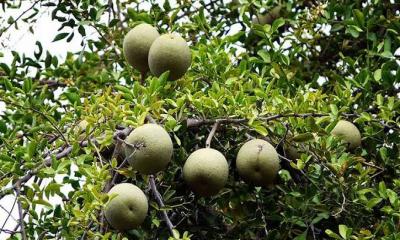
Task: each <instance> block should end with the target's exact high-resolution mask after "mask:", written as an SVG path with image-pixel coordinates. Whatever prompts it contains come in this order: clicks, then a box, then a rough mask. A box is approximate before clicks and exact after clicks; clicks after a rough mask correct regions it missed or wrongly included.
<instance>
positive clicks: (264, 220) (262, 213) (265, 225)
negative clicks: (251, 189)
mask: <svg viewBox="0 0 400 240" xmlns="http://www.w3.org/2000/svg"><path fill="white" fill-rule="evenodd" d="M256 202H257V211H260V213H261V219H262V220H263V222H264V233H265V237H267V236H268V228H267V220H266V218H265V215H264V211H263V207H262V206H263V205H264V203H263V201H262V199H260V195H259V194H258V193H257V192H256ZM260 203H261V204H260Z"/></svg>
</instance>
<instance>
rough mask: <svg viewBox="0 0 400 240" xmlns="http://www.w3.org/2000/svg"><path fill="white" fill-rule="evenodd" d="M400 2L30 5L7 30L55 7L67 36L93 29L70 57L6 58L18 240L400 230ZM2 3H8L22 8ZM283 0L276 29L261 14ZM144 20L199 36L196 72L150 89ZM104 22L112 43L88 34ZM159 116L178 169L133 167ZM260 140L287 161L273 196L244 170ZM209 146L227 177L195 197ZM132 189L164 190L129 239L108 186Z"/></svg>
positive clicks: (3, 141) (7, 138) (14, 235)
mask: <svg viewBox="0 0 400 240" xmlns="http://www.w3.org/2000/svg"><path fill="white" fill-rule="evenodd" d="M394 2H395V1H386V0H375V1H350V0H348V1H347V0H342V1H323V2H321V1H308V0H304V1H272V0H269V1H245V0H239V1H236V0H234V1H232V2H225V1H214V0H211V1H198V2H191V1H181V0H178V1H176V3H169V1H165V2H162V1H161V4H160V2H158V1H152V0H151V1H148V2H141V1H122V0H116V1H111V0H110V1H100V0H98V1H96V0H71V1H61V0H60V1H31V4H32V5H31V7H30V8H28V9H26V10H23V9H21V15H20V16H19V17H18V18H15V19H14V18H10V19H8V21H7V22H5V21H3V24H2V25H1V26H0V37H1V36H4V34H5V33H6V32H9V31H13V29H14V28H15V27H17V26H18V25H19V24H31V25H33V24H35V19H36V18H37V16H38V14H39V13H40V12H42V11H44V10H48V9H51V12H52V18H53V20H54V21H58V22H60V23H61V24H62V27H61V28H60V29H59V33H58V34H57V35H56V36H54V41H71V40H72V39H73V38H75V37H77V35H78V34H79V35H81V36H83V37H84V38H83V40H82V50H81V51H80V52H68V54H67V57H66V59H58V58H57V57H56V56H54V55H53V54H52V53H51V52H49V51H48V52H43V50H42V49H43V47H42V45H41V43H40V42H37V49H32V51H35V52H34V57H32V58H31V57H27V56H25V55H21V54H20V53H18V52H12V54H13V61H12V62H11V63H10V64H6V63H1V64H0V96H1V101H2V102H4V103H5V106H6V110H5V111H4V112H3V113H2V114H1V116H0V173H1V176H0V186H1V193H0V198H3V197H4V196H8V195H13V196H16V201H15V203H14V204H12V208H13V209H14V208H17V209H18V216H16V218H17V221H18V223H17V224H16V226H15V229H4V225H3V227H2V229H0V231H3V232H6V233H10V238H11V239H21V238H22V239H28V238H29V239H30V238H32V239H53V238H57V239H59V238H65V239H78V238H80V239H86V238H88V239H108V238H111V239H123V238H125V239H127V238H128V239H167V238H169V237H170V238H173V239H182V238H183V239H189V238H191V239H327V238H334V239H350V238H352V239H398V238H400V234H399V232H400V220H399V217H400V200H399V196H398V195H399V190H400V180H399V173H400V167H399V166H400V165H399V160H400V159H399V145H398V144H399V114H398V113H399V111H400V103H399V101H398V99H399V96H398V94H399V84H400V67H399V62H398V60H396V58H395V51H396V50H397V49H398V48H399V47H400V38H399V32H400V21H399V19H400V18H399V11H400V4H399V3H394ZM0 4H1V7H2V10H1V11H3V12H6V11H7V10H8V9H10V8H18V7H20V2H19V1H7V0H5V1H4V0H3V1H0ZM276 6H281V8H280V10H279V11H278V12H279V14H277V13H276V9H277V8H276ZM272 9H275V11H274V14H273V17H270V18H271V19H270V21H271V22H270V24H266V25H260V24H258V23H262V22H261V21H257V20H254V19H255V18H256V17H257V14H268V12H269V11H271V10H272ZM270 16H272V15H270ZM142 22H146V23H149V24H151V25H153V26H155V27H156V28H157V29H158V31H159V32H160V33H161V34H162V33H167V32H177V33H179V34H180V35H181V36H183V37H184V38H185V39H186V40H187V41H188V42H189V43H190V48H191V52H192V64H191V67H190V68H189V70H188V72H187V73H186V75H185V76H184V77H182V78H181V79H179V80H177V81H167V80H166V75H161V76H160V77H154V76H152V75H150V74H148V75H147V76H145V79H144V82H143V83H142V84H141V83H140V80H141V75H140V73H139V72H138V71H136V70H134V69H133V68H132V67H130V65H129V64H127V62H126V61H125V60H124V57H123V54H122V44H123V38H124V36H125V34H126V33H127V32H128V31H129V30H130V29H131V28H132V27H134V26H136V25H137V24H139V23H142ZM93 29H94V30H95V31H96V32H97V33H98V35H99V36H100V38H99V39H98V40H93V39H87V38H85V36H86V32H87V31H89V30H93ZM65 50H66V51H68V49H65ZM0 54H1V53H0ZM57 89H62V94H61V96H59V97H56V96H55V95H54V91H55V90H57ZM340 119H343V120H347V121H351V122H353V123H355V125H356V126H357V128H358V129H359V130H360V132H361V136H362V146H361V147H358V148H355V149H348V148H347V146H346V144H345V143H344V142H342V141H341V140H340V138H337V137H334V136H332V135H331V134H330V131H331V130H332V129H333V128H334V126H335V125H336V123H337V122H338V121H339V120H340ZM83 120H85V121H86V122H87V126H86V127H85V128H84V132H83V133H81V132H80V131H79V130H76V129H77V128H76V126H77V125H78V124H79V123H80V122H81V121H83ZM148 121H156V122H157V123H159V124H161V125H163V126H164V128H165V129H166V130H167V131H168V132H169V134H170V136H171V138H172V140H173V144H174V152H173V157H172V161H171V163H170V164H169V165H168V168H167V169H166V170H165V171H162V172H160V173H159V174H157V175H154V176H153V175H149V176H147V175H142V174H138V173H137V172H135V171H132V169H131V167H129V165H126V164H125V162H124V161H123V157H121V154H120V153H121V145H122V144H123V143H124V139H125V137H126V136H127V135H128V134H129V133H130V132H131V131H132V129H134V128H136V127H138V126H140V125H142V124H144V123H145V122H148ZM213 126H214V127H213ZM78 129H79V128H78ZM210 132H211V133H210ZM253 138H262V139H265V140H267V141H268V142H270V143H271V144H272V145H273V146H274V147H275V148H276V150H277V152H278V154H279V157H280V161H281V168H282V169H281V170H280V172H279V177H278V179H277V184H276V186H275V188H273V189H266V188H260V187H254V186H252V185H251V184H246V183H245V182H243V181H242V178H241V177H239V175H238V173H237V170H236V167H235V158H236V154H237V152H238V151H239V149H240V147H241V146H242V145H243V144H244V143H245V142H246V141H248V140H250V139H253ZM207 139H208V140H207ZM211 140H212V141H211ZM206 141H207V142H208V143H209V144H211V146H212V147H213V148H215V149H217V150H218V151H220V152H221V153H223V154H224V156H225V157H226V159H227V161H228V163H229V178H228V183H227V185H226V186H225V188H224V189H223V190H222V191H220V192H219V194H218V195H216V196H213V197H199V196H197V195H194V194H193V192H192V191H191V190H190V189H189V188H188V187H187V185H186V184H185V182H184V181H183V176H182V167H183V165H184V162H185V160H186V159H187V157H188V156H189V155H190V153H192V152H194V151H195V150H197V149H199V148H203V147H205V145H206ZM293 153H295V154H294V155H296V156H295V157H293V156H294V155H293ZM62 174H64V175H62ZM57 176H65V177H63V178H62V179H61V180H60V181H59V179H58V180H57ZM121 182H128V183H134V184H135V185H137V186H138V187H139V188H140V189H142V190H143V191H144V192H145V194H146V195H147V197H148V198H149V212H148V216H147V218H146V219H145V222H144V223H143V224H142V226H141V227H140V228H138V229H135V230H130V231H125V232H118V231H115V230H113V229H112V228H110V226H109V225H108V224H107V222H106V221H105V218H104V215H103V210H104V205H105V203H106V202H107V201H108V197H107V194H105V192H107V190H108V189H110V188H111V187H112V186H113V185H115V184H117V183H121ZM63 186H70V187H71V188H72V189H73V190H72V191H69V192H65V191H62V187H63ZM52 196H59V197H60V198H61V199H62V203H61V204H53V203H52V202H50V201H49V198H50V197H52ZM7 210H8V211H10V212H12V209H7ZM7 221H12V219H10V218H7V219H4V220H3V219H2V221H1V222H0V224H4V222H7Z"/></svg>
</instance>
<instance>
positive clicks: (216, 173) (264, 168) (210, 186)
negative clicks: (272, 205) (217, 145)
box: [183, 139, 279, 196]
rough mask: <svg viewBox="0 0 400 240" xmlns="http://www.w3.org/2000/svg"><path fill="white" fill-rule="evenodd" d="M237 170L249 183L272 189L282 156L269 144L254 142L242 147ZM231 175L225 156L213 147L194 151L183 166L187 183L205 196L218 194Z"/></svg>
mask: <svg viewBox="0 0 400 240" xmlns="http://www.w3.org/2000/svg"><path fill="white" fill-rule="evenodd" d="M236 167H237V170H238V172H239V175H240V176H241V177H242V178H243V179H244V181H245V182H247V183H251V184H254V185H256V186H264V187H269V186H271V185H273V182H274V180H275V177H276V175H277V173H278V171H279V157H278V153H277V152H276V150H275V148H274V147H273V146H272V145H271V144H270V143H268V142H267V141H264V140H261V139H253V140H250V141H248V142H246V143H245V144H244V145H243V146H242V147H241V148H240V150H239V152H238V154H237V157H236ZM228 173H229V168H228V163H227V161H226V159H225V157H224V155H223V154H222V153H221V152H219V151H217V150H215V149H212V148H202V149H199V150H197V151H195V152H193V153H192V154H191V155H190V156H189V158H188V159H187V160H186V162H185V165H184V167H183V177H184V179H185V181H186V182H187V184H188V185H189V186H190V187H191V189H192V190H193V191H194V192H195V193H197V194H199V195H201V196H212V195H215V194H217V193H218V192H219V191H220V190H221V189H222V188H223V187H224V186H225V184H226V182H227V180H228Z"/></svg>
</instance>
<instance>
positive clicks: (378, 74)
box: [374, 69, 382, 82]
mask: <svg viewBox="0 0 400 240" xmlns="http://www.w3.org/2000/svg"><path fill="white" fill-rule="evenodd" d="M381 78H382V69H377V70H375V72H374V79H375V81H378V82H379V80H381Z"/></svg>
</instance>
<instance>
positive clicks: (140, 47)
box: [123, 23, 160, 73]
mask: <svg viewBox="0 0 400 240" xmlns="http://www.w3.org/2000/svg"><path fill="white" fill-rule="evenodd" d="M159 36H160V34H159V33H158V31H157V29H156V28H154V27H153V26H151V25H150V24H147V23H142V24H139V25H137V26H136V27H134V28H133V29H131V30H130V31H129V32H128V34H126V36H125V38H124V43H123V49H124V56H125V58H126V60H127V61H128V63H129V64H130V65H132V67H134V68H136V69H137V70H139V71H140V72H142V73H145V72H147V71H148V70H149V64H148V56H149V50H150V47H151V45H152V44H153V42H154V40H156V39H157V38H158V37H159Z"/></svg>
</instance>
